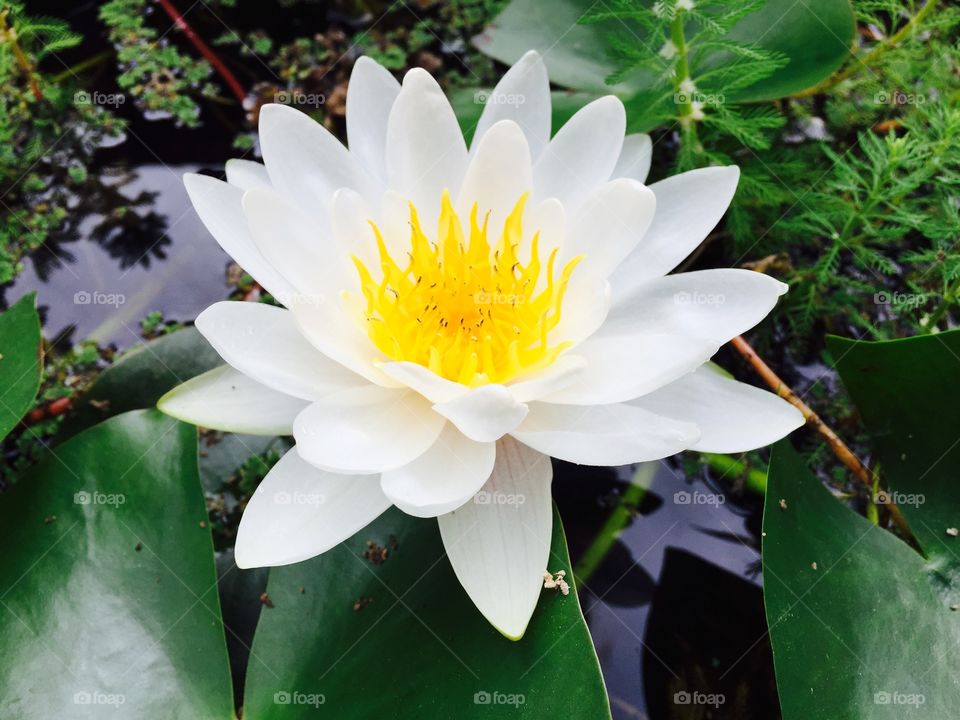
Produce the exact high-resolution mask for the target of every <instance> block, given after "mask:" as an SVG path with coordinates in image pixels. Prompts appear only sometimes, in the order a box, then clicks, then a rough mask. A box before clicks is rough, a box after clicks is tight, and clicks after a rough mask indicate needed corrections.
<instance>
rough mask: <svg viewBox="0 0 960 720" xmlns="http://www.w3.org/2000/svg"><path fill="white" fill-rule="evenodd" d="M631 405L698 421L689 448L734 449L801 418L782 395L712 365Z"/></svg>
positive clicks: (789, 428) (761, 442)
mask: <svg viewBox="0 0 960 720" xmlns="http://www.w3.org/2000/svg"><path fill="white" fill-rule="evenodd" d="M630 405H635V406H637V407H640V408H644V409H646V410H649V411H651V412H654V413H657V414H658V415H664V416H666V417H670V418H674V419H676V420H683V421H685V422H690V423H694V424H696V425H697V426H698V427H699V428H700V439H699V440H698V441H697V442H696V443H695V444H693V445H691V446H690V447H691V449H692V450H700V451H701V452H715V453H738V452H746V451H747V450H753V449H755V448H759V447H763V446H765V445H769V444H770V443H773V442H776V441H777V440H779V439H780V438H782V437H785V436H786V435H788V434H789V433H791V432H793V431H794V430H796V429H797V428H798V427H800V426H801V425H803V424H804V419H803V415H801V414H800V411H799V410H797V409H796V408H795V407H793V405H791V404H790V403H788V402H787V401H786V400H782V399H780V398H778V397H777V396H776V395H774V394H773V393H770V392H767V391H765V390H761V389H760V388H756V387H753V386H752V385H747V384H746V383H741V382H737V381H736V380H732V379H730V378H728V377H724V376H723V375H721V374H720V373H719V372H717V370H715V369H714V368H713V367H711V366H710V365H705V366H703V367H701V368H700V369H698V370H697V371H696V372H694V373H691V374H690V375H687V376H685V377H682V378H680V379H679V380H677V381H676V382H673V383H671V384H669V385H667V386H666V387H662V388H660V389H659V390H655V391H654V392H652V393H650V394H649V395H644V396H643V397H642V398H638V399H636V400H631V401H630Z"/></svg>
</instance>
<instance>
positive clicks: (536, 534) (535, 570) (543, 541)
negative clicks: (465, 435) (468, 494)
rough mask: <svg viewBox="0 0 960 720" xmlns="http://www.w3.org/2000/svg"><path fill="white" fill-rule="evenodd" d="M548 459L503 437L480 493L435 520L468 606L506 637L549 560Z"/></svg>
mask: <svg viewBox="0 0 960 720" xmlns="http://www.w3.org/2000/svg"><path fill="white" fill-rule="evenodd" d="M552 479H553V468H552V467H551V465H550V458H548V457H547V456H545V455H541V454H540V453H538V452H535V451H533V450H531V449H530V448H527V447H524V446H523V445H520V444H519V443H517V442H516V441H514V440H512V439H511V438H509V437H508V438H503V439H502V440H500V441H499V442H498V443H497V461H496V464H495V465H494V468H493V473H492V474H491V475H490V479H489V480H487V482H486V484H485V485H484V486H483V491H482V492H484V493H485V495H484V496H483V497H478V498H477V500H488V501H489V502H476V501H475V502H468V503H466V504H464V505H462V506H461V507H460V508H458V509H457V510H454V511H453V512H451V513H448V514H446V515H441V516H440V517H439V518H438V522H439V525H440V536H441V537H442V538H443V545H444V549H445V550H446V551H447V557H449V558H450V564H451V565H452V566H453V571H454V572H455V573H456V575H457V579H458V580H459V581H460V584H461V585H463V588H464V590H466V591H467V594H468V595H469V596H470V599H471V600H473V603H474V605H476V606H477V609H478V610H479V611H480V612H481V613H482V614H483V616H484V617H485V618H486V619H487V620H488V621H489V622H490V624H492V625H493V626H494V627H495V628H497V630H499V631H500V632H501V633H503V635H505V636H506V637H508V638H509V639H511V640H519V639H520V638H521V637H523V634H524V632H526V629H527V625H528V623H529V622H530V618H531V617H532V616H533V611H534V609H536V606H537V600H538V599H539V597H540V589H541V586H542V584H543V573H544V572H545V571H546V569H547V563H548V562H549V559H550V541H551V535H552V531H553V506H552V502H551V499H550V482H551V480H552Z"/></svg>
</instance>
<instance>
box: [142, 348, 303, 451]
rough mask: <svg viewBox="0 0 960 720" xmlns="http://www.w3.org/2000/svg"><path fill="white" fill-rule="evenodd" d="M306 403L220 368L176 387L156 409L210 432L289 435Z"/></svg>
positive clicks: (233, 371)
mask: <svg viewBox="0 0 960 720" xmlns="http://www.w3.org/2000/svg"><path fill="white" fill-rule="evenodd" d="M307 404H308V403H307V401H306V400H301V399H299V398H295V397H293V396H291V395H284V394H283V393H280V392H277V391H276V390H272V389H270V388H268V387H267V386H266V385H261V384H260V383H258V382H257V381H256V380H252V379H250V378H248V377H247V376H246V375H244V374H243V373H241V372H239V371H237V370H234V369H233V368H232V367H230V366H229V365H223V366H221V367H218V368H214V369H213V370H209V371H207V372H205V373H203V374H202V375H197V376H196V377H194V378H190V379H189V380H187V381H186V382H184V383H181V384H180V385H177V387H175V388H173V390H171V391H170V392H168V393H167V394H166V395H164V396H163V397H162V398H160V399H159V400H158V401H157V408H158V409H159V410H160V411H161V412H163V413H166V414H167V415H170V416H172V417H175V418H177V419H178V420H182V421H184V422H188V423H190V424H192V425H199V426H201V427H205V428H210V429H211V430H221V431H223V432H236V433H246V434H248V435H292V434H293V419H294V418H295V417H296V416H297V414H298V413H299V412H300V411H301V410H303V409H304V408H305V407H306V406H307Z"/></svg>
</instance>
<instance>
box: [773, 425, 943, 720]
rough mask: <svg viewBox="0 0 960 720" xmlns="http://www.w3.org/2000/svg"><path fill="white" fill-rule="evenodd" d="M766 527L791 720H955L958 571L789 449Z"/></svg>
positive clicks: (780, 683)
mask: <svg viewBox="0 0 960 720" xmlns="http://www.w3.org/2000/svg"><path fill="white" fill-rule="evenodd" d="M782 508H783V509H782ZM763 530H764V533H765V538H764V541H763V578H764V600H765V603H766V613H767V622H768V625H769V629H770V639H771V643H772V645H773V659H774V665H775V667H776V675H777V687H778V689H779V692H780V705H781V709H782V712H783V719H784V720H810V718H830V720H868V719H869V720H903V718H912V717H917V718H936V719H938V720H947V719H948V718H954V717H956V702H957V698H958V697H960V677H958V675H957V673H956V665H955V658H956V649H957V647H958V645H960V613H958V612H956V611H954V610H952V609H951V607H952V606H954V605H956V604H957V603H960V589H958V580H960V577H958V575H957V573H956V572H955V570H950V571H948V572H946V573H944V566H943V563H942V562H941V561H939V560H938V559H932V560H929V561H927V560H925V559H924V558H923V557H922V556H920V555H919V554H918V553H916V552H915V551H914V550H913V549H911V548H910V546H908V545H907V544H906V543H904V542H903V541H902V540H900V539H899V538H897V537H895V536H894V535H893V534H892V533H890V532H889V531H887V530H883V529H881V528H879V527H877V526H875V525H873V524H871V523H870V522H869V521H868V520H866V519H865V518H863V517H861V516H860V515H858V514H856V513H855V512H854V511H852V510H850V509H849V508H847V507H845V506H844V505H843V504H842V503H841V502H839V501H838V500H837V499H836V498H834V497H833V496H832V495H831V493H830V492H829V491H828V490H827V489H826V488H825V487H824V486H823V485H822V484H821V483H820V481H819V480H817V479H816V478H815V477H814V476H813V475H812V474H811V473H810V471H809V470H807V468H806V467H805V466H804V463H803V460H802V459H801V458H800V457H799V456H798V455H797V454H796V452H795V451H794V450H793V449H792V448H791V447H790V446H789V445H788V444H787V443H786V442H785V441H783V442H781V443H779V444H778V445H776V446H775V447H774V451H773V457H772V460H771V463H770V476H769V479H768V487H767V503H766V508H765V511H764V518H763Z"/></svg>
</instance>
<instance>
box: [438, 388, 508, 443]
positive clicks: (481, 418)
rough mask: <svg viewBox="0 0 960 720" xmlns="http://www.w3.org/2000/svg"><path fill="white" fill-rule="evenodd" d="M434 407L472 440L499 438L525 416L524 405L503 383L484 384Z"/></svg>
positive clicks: (487, 440)
mask: <svg viewBox="0 0 960 720" xmlns="http://www.w3.org/2000/svg"><path fill="white" fill-rule="evenodd" d="M433 409H434V410H436V411H437V412H438V413H440V414H441V415H443V416H444V417H445V418H447V420H449V421H450V422H452V423H453V424H454V425H456V426H457V427H458V428H459V429H460V432H462V433H463V434H464V435H466V436H467V437H468V438H470V439H471V440H476V441H477V442H485V443H490V442H493V441H495V440H498V439H500V438H501V437H502V436H504V435H506V434H507V433H508V432H510V431H511V430H513V429H514V428H515V427H517V425H519V424H520V423H521V422H523V419H524V418H525V417H526V416H527V406H526V405H524V404H522V403H518V402H517V401H516V400H515V399H514V397H513V394H512V393H511V392H510V390H509V389H508V388H506V387H504V386H503V385H483V386H481V387H478V388H475V389H473V390H469V391H468V392H466V393H464V394H463V395H461V396H460V397H458V398H455V399H453V400H448V401H447V402H443V403H438V404H436V405H434V406H433Z"/></svg>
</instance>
